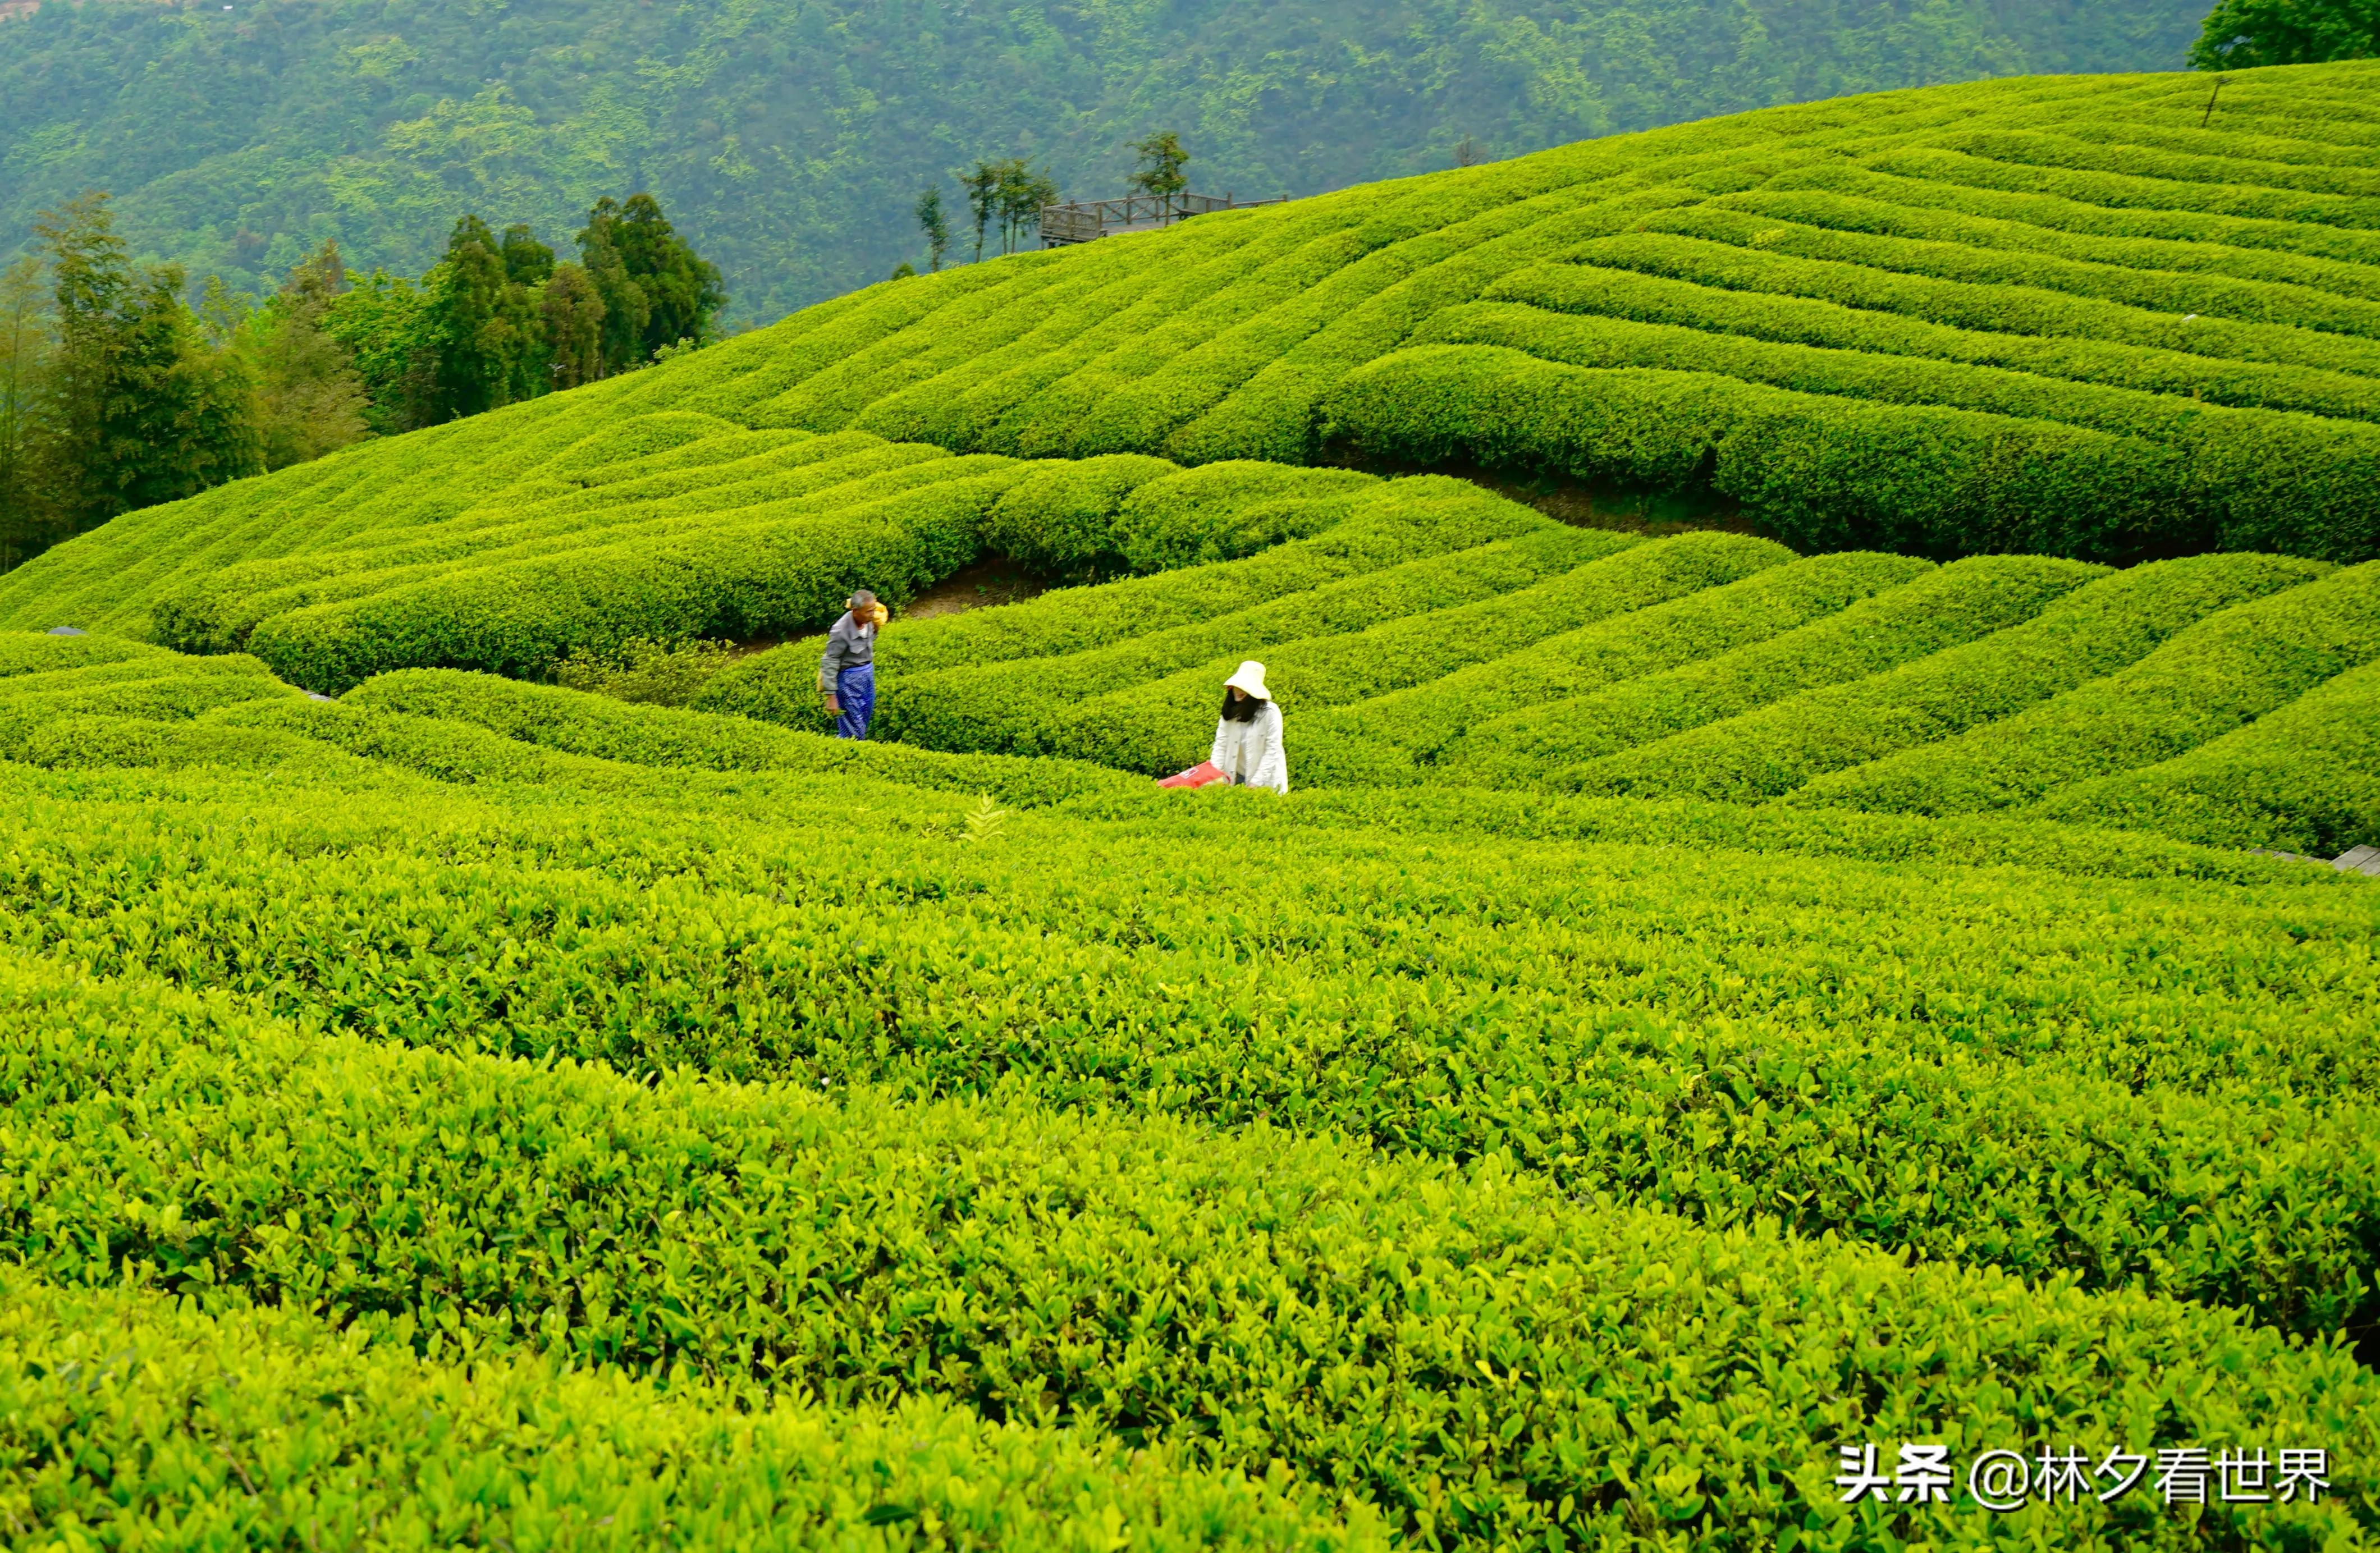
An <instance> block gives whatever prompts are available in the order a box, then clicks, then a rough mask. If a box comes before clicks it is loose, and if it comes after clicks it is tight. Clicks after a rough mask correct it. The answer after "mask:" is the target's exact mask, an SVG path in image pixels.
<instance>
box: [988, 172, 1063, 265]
mask: <svg viewBox="0 0 2380 1553" xmlns="http://www.w3.org/2000/svg"><path fill="white" fill-rule="evenodd" d="M990 169H991V171H992V173H993V174H994V175H995V181H994V183H993V185H992V193H991V208H992V212H993V213H994V214H995V215H996V216H997V217H998V218H999V221H1000V251H1001V252H1002V253H1014V252H1015V251H1016V246H1017V242H1018V240H1019V239H1020V238H1021V237H1023V236H1024V233H1025V231H1026V228H1027V227H1035V228H1038V226H1039V225H1040V224H1041V207H1042V206H1044V205H1047V204H1050V203H1052V202H1053V201H1055V200H1057V198H1058V186H1057V184H1056V183H1055V182H1053V181H1051V179H1050V176H1049V175H1048V174H1047V173H1036V172H1034V171H1033V170H1032V169H1031V168H1030V167H1027V166H1026V164H1025V160H1024V158H1022V157H1014V156H1012V157H1010V158H1009V159H1008V160H1006V161H1005V162H995V163H992V164H990Z"/></svg>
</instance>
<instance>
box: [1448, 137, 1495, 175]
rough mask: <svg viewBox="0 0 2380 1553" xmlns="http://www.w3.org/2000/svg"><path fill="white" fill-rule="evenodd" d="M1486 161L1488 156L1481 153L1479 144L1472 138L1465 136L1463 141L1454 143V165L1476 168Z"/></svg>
mask: <svg viewBox="0 0 2380 1553" xmlns="http://www.w3.org/2000/svg"><path fill="white" fill-rule="evenodd" d="M1486 160H1487V155H1486V153H1485V152H1481V151H1480V149H1479V142H1478V141H1476V140H1473V139H1472V138H1471V137H1470V136H1468V135H1465V136H1463V139H1461V140H1457V141H1455V142H1454V164H1455V165H1456V166H1458V167H1476V166H1478V165H1479V164H1480V163H1482V162H1484V161H1486Z"/></svg>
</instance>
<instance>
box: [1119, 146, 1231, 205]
mask: <svg viewBox="0 0 2380 1553" xmlns="http://www.w3.org/2000/svg"><path fill="white" fill-rule="evenodd" d="M1132 149H1133V151H1134V152H1136V153H1137V154H1138V155H1139V157H1140V170H1139V171H1138V172H1136V173H1135V174H1133V176H1132V182H1131V185H1130V187H1132V188H1136V189H1138V190H1139V191H1140V192H1141V193H1143V194H1150V195H1154V196H1156V197H1157V198H1158V199H1160V200H1166V199H1171V198H1172V196H1174V195H1176V194H1179V193H1181V192H1182V191H1183V190H1184V189H1185V188H1189V187H1190V180H1189V179H1188V178H1186V177H1184V176H1183V174H1182V169H1183V168H1184V167H1186V166H1188V165H1189V164H1190V153H1189V152H1186V151H1184V150H1183V149H1182V141H1181V139H1180V138H1179V137H1178V136H1176V135H1175V134H1174V133H1173V131H1172V130H1171V129H1168V130H1165V131H1163V132H1161V133H1160V134H1155V135H1150V136H1147V138H1145V139H1143V140H1135V141H1134V142H1133V147H1132ZM1213 187H1214V186H1213V185H1211V184H1209V185H1208V188H1213Z"/></svg>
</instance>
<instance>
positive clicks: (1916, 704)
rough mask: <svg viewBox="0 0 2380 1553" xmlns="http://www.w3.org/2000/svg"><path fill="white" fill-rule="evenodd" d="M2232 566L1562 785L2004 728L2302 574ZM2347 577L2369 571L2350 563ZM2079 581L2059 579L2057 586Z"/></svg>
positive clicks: (1616, 786)
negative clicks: (1987, 727) (2352, 570)
mask: <svg viewBox="0 0 2380 1553" xmlns="http://www.w3.org/2000/svg"><path fill="white" fill-rule="evenodd" d="M2233 563H2234V558H2231V557H2223V558H2219V559H2215V560H2212V561H2210V562H2209V563H2207V564H2193V563H2185V562H2166V563H2162V564H2155V565H2149V566H2141V567H2136V568H2134V569H2133V570H2131V571H2129V572H2119V573H2117V574H2115V575H2114V576H2102V577H2100V578H2098V579H2097V580H2096V581H2094V582H2090V583H2088V584H2087V585H2086V586H2083V587H2080V588H2073V591H2072V592H2071V593H2070V594H2067V596H2065V597H2063V598H2058V599H2057V601H2055V602H2049V603H2047V607H2046V608H2044V609H2042V610H2041V613H2040V614H2039V615H2038V616H2037V617H2036V618H2034V619H2030V620H2025V621H2023V623H2022V624H2011V625H2003V626H2001V627H2000V628H1999V629H1997V630H1995V631H1994V632H1992V634H1991V635H1989V636H1987V637H1981V638H1980V639H1978V640H1973V641H1970V642H1968V643H1967V644H1966V645H1964V646H1961V647H1953V648H1950V649H1948V650H1945V651H1937V652H1935V653H1933V654H1932V655H1930V656H1927V657H1924V658H1919V659H1917V660H1916V661H1912V662H1905V663H1902V664H1901V665H1900V666H1899V667H1898V668H1894V669H1891V670H1888V671H1887V672H1885V673H1876V674H1872V675H1871V676H1869V677H1867V678H1863V679H1857V680H1853V681H1852V683H1849V684H1839V685H1833V686H1827V687H1825V688H1821V689H1809V690H1803V691H1802V692H1801V693H1800V694H1797V695H1792V696H1790V697H1787V698H1785V699H1782V700H1779V701H1775V702H1773V703H1772V704H1769V705H1767V706H1764V707H1762V708H1760V709H1759V710H1754V711H1748V712H1743V713H1741V714H1739V715H1736V716H1732V717H1730V718H1727V719H1726V720H1725V721H1722V722H1707V723H1705V724H1703V725H1702V726H1700V727H1697V728H1694V729H1693V730H1691V731H1689V732H1685V733H1679V734H1671V735H1670V736H1669V737H1667V738H1662V739H1658V740H1656V741H1654V742H1651V743H1637V744H1636V745H1635V746H1634V747H1633V748H1630V749H1626V750H1624V751H1622V752H1621V753H1618V754H1613V755H1607V756H1604V757H1603V758H1600V759H1592V760H1588V761H1586V762H1585V763H1583V764H1581V765H1579V766H1576V767H1573V768H1572V769H1571V770H1568V771H1566V772H1564V773H1563V774H1562V775H1561V777H1560V779H1559V780H1560V782H1561V783H1562V784H1563V785H1565V786H1572V787H1575V788H1577V789H1579V790H1582V791H1588V792H1606V793H1634V794H1639V795H1652V794H1670V793H1681V794H1682V793H1692V794H1695V795H1700V796H1704V797H1715V798H1717V797H1724V798H1730V799H1735V800H1739V801H1740V800H1743V799H1751V798H1766V797H1774V796H1777V795H1780V794H1783V793H1786V792H1788V791H1791V790H1792V789H1794V788H1798V787H1800V786H1802V785H1803V784H1804V783H1808V782H1810V781H1812V780H1813V779H1815V778H1816V777H1819V776H1823V775H1825V774H1827V773H1828V772H1831V771H1840V770H1845V769H1847V768H1851V767H1853V766H1858V765H1861V764H1863V763H1864V762H1869V761H1876V760H1881V759H1883V758H1886V757H1888V756H1891V755H1895V754H1898V753H1900V752H1901V751H1903V750H1907V749H1910V748H1913V747H1916V746H1923V745H1925V744H1929V743H1932V742H1935V741H1938V740H1941V739H1946V738H1949V737H1951V736H1952V735H1954V734H1962V733H1965V732H1967V731H1968V730H1970V729H1974V728H1978V727H1983V726H1985V725H1989V724H1993V723H1998V722H2006V721H2007V720H2010V719H2012V718H2014V717H2015V716H2017V715H2018V714H2020V713H2022V712H2025V711H2027V710H2031V709H2033V708H2034V706H2035V705H2036V704H2037V703H2040V702H2043V701H2046V700H2047V699H2049V698H2051V697H2053V696H2056V695H2057V694H2058V693H2059V692H2060V691H2064V690H2069V689H2071V688H2072V687H2074V686H2077V685H2079V684H2081V683H2083V681H2085V680H2091V679H2095V678H2098V677H2099V676H2102V675H2107V674H2110V673H2115V672H2116V671H2118V670H2120V669H2123V668H2125V667H2127V666H2129V665H2131V664H2133V663H2135V662H2137V661H2139V660H2140V659H2142V658H2144V657H2146V656H2147V655H2148V654H2149V653H2150V652H2151V651H2153V650H2155V649H2156V648H2157V647H2158V646H2160V645H2161V644H2162V643H2164V641H2165V640H2166V638H2167V637H2170V636H2172V635H2173V634H2174V633H2176V632H2178V631H2180V630H2182V629H2184V628H2185V627H2188V626H2191V625H2196V624H2198V623H2199V622H2201V621H2204V620H2206V619H2208V617H2210V616H2213V617H2215V619H2216V621H2217V622H2219V624H2216V625H2211V626H2210V627H2209V628H2210V629H2211V630H2214V631H2216V632H2221V631H2225V630H2228V629H2230V628H2232V627H2233V625H2234V624H2235V623H2237V625H2238V627H2239V628H2240V629H2243V630H2247V631H2251V632H2253V624H2252V622H2253V619H2254V617H2253V615H2247V616H2245V617H2244V618H2243V616H2242V615H2241V614H2240V613H2234V612H2232V611H2230V610H2228V609H2227V606H2228V605H2232V604H2236V603H2238V602H2239V601H2242V600H2253V599H2256V598H2258V597H2260V596H2262V595H2264V594H2265V593H2268V592H2273V591H2275V590H2277V589H2285V588H2292V586H2293V585H2295V584H2299V583H2301V582H2302V581H2303V579H2304V577H2305V576H2306V575H2307V573H2306V569H2305V568H2303V567H2299V566H2291V565H2289V564H2286V563H2283V564H2273V563H2272V562H2271V561H2269V560H2267V559H2265V558H2262V557H2245V558H2238V562H2237V564H2233ZM2078 570H2079V568H2078ZM1944 575H1945V576H1948V575H1949V572H1948V571H1947V570H1946V572H1945V573H1944ZM2349 575H2350V576H2359V577H2361V576H2365V575H2366V573H2365V571H2364V569H2362V568H2359V569H2358V570H2357V571H2356V572H2355V573H2353V574H2349ZM2080 580H2081V579H2080V578H2079V577H2072V576H2070V577H2069V578H2068V579H2067V580H2066V582H2065V584H2064V586H2063V587H2059V588H2057V589H2056V591H2057V592H2059V593H2063V592H2064V591H2065V588H2069V587H2072V586H2073V583H2074V582H2076V581H2080ZM1886 597H1887V598H1889V597H1890V595H1887V596H1886ZM2045 602H2046V601H2045ZM2309 602H2311V601H2309V600H2304V599H2301V598H2300V597H2296V596H2292V597H2290V598H2289V602H2288V603H2287V604H2284V605H2280V606H2278V608H2279V609H2280V611H2281V612H2282V613H2283V614H2285V615H2295V614H2296V613H2299V612H2300V611H2301V610H2302V609H2304V608H2305V607H2306V606H2307V604H2308V603H2309ZM2317 618H2318V617H2317Z"/></svg>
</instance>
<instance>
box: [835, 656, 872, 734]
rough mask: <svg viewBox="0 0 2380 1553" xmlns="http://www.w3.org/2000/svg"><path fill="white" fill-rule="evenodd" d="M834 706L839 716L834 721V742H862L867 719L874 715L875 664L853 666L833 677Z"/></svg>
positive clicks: (865, 732) (866, 727)
mask: <svg viewBox="0 0 2380 1553" xmlns="http://www.w3.org/2000/svg"><path fill="white" fill-rule="evenodd" d="M834 700H835V705H837V706H839V707H841V708H842V709H843V715H842V716H840V717H838V718H836V719H835V720H834V736H835V737H836V738H838V739H864V738H866V737H867V736H868V719H869V718H871V717H873V716H875V715H876V665H875V664H873V663H854V664H853V665H852V666H851V667H850V668H848V669H845V670H844V671H843V672H842V673H838V674H836V675H835V676H834Z"/></svg>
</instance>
